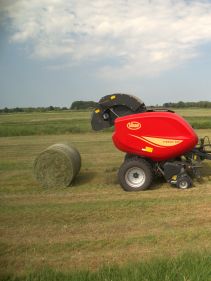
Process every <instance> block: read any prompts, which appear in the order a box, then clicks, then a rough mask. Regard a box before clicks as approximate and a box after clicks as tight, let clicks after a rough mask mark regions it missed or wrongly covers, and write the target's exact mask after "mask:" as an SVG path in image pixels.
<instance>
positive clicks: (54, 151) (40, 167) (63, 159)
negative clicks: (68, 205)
mask: <svg viewBox="0 0 211 281" xmlns="http://www.w3.org/2000/svg"><path fill="white" fill-rule="evenodd" d="M80 168H81V156H80V154H79V152H78V150H77V149H76V148H75V147H73V146H72V145H70V144H60V143H58V144H54V145H51V146H49V147H48V148H47V149H45V150H44V151H42V152H41V153H40V154H39V155H38V156H37V158H36V159H35V162H34V174H35V177H36V179H37V180H38V181H39V182H40V184H41V185H42V186H44V187H66V186H69V185H70V184H71V182H72V181H73V179H74V178H75V177H76V176H77V174H78V173H79V171H80Z"/></svg>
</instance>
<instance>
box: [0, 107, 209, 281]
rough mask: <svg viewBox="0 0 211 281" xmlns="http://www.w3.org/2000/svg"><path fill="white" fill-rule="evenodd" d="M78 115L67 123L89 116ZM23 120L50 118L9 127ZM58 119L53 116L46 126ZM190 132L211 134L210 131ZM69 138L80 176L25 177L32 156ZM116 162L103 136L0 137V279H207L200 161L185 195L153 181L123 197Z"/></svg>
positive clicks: (117, 155)
mask: <svg viewBox="0 0 211 281" xmlns="http://www.w3.org/2000/svg"><path fill="white" fill-rule="evenodd" d="M65 114H66V113H65ZM71 114H72V115H71ZM78 114H79V115H75V113H70V118H72V119H74V118H75V119H74V120H81V123H80V124H79V128H80V129H81V128H82V127H83V120H85V119H86V118H87V120H88V118H89V116H88V113H87V112H86V113H82V112H81V113H78ZM200 114H201V113H200ZM26 116H27V119H28V120H31V121H30V122H32V120H34V119H36V120H35V121H33V122H38V119H39V118H40V119H41V117H42V118H43V117H44V116H48V115H44V116H39V115H36V117H35V116H34V114H32V115H27V114H26V115H24V116H23V115H21V114H20V115H19V117H17V116H16V117H17V122H19V123H20V124H21V123H22V122H26V119H25V118H26ZM65 116H66V115H63V116H62V118H66V117H65ZM7 117H8V116H7ZM60 117H61V116H60V114H59V113H57V115H55V114H51V115H49V119H50V120H49V122H52V120H51V118H54V119H59V118H60ZM4 118H6V117H5V116H4V117H3V119H4ZM9 118H10V120H9V121H8V122H15V120H14V119H13V118H15V116H14V115H13V114H12V115H11V116H9ZM18 118H20V119H18ZM68 118H69V117H68ZM6 119H7V118H6ZM18 120H19V121H18ZM62 120H63V119H62ZM41 121H42V122H43V124H44V126H45V122H44V121H43V120H41ZM55 121H56V120H55ZM57 121H58V120H57ZM57 121H56V122H57ZM1 122H3V123H5V122H7V121H6V120H3V121H2V119H1ZM46 122H47V123H48V121H46ZM68 122H69V121H68ZM197 134H198V135H199V136H201V137H202V136H204V135H208V136H210V137H211V130H210V129H206V130H198V131H197ZM67 141H68V142H72V143H73V144H74V145H75V146H76V147H77V148H78V149H79V151H80V153H81V156H82V169H81V171H80V174H79V176H78V177H77V178H76V180H75V182H74V183H73V185H72V186H71V187H68V188H59V187H58V188H49V189H47V188H42V187H41V186H39V184H38V183H37V182H36V181H35V179H34V177H33V172H32V167H33V162H34V159H35V157H36V156H37V154H38V153H40V152H41V151H42V150H43V149H45V148H46V147H48V146H49V145H51V144H54V143H59V142H67ZM123 158H124V154H123V153H121V152H119V151H118V150H117V149H115V148H114V146H113V144H112V141H111V132H103V133H101V132H100V133H94V132H92V133H89V132H84V133H68V134H66V133H65V134H55V135H45V134H44V135H34V136H10V137H1V138H0V276H2V280H12V278H13V277H14V278H16V280H44V279H45V280H48V279H49V280H124V279H123V277H124V278H125V280H159V279H155V278H154V277H153V276H155V275H156V276H161V277H160V280H200V281H201V280H206V281H207V280H209V279H207V276H209V275H208V273H209V271H208V266H207V264H209V263H210V255H209V254H210V253H211V240H210V237H211V225H210V221H211V173H210V171H211V163H209V162H208V161H205V162H204V165H203V168H202V171H201V172H202V175H203V177H202V180H201V181H199V182H198V181H196V180H195V181H194V187H193V188H192V189H189V190H177V189H175V188H172V187H170V186H169V185H168V184H166V183H165V181H164V180H163V179H157V180H156V181H154V183H153V186H152V188H151V190H147V191H145V192H138V193H127V192H124V191H123V190H122V189H121V188H120V186H119V184H118V181H117V171H118V167H119V166H120V165H121V163H122V161H123ZM192 251H194V254H188V255H187V254H186V255H185V256H182V258H180V257H181V255H183V253H184V252H188V253H190V252H192ZM163 257H165V259H164V260H163ZM188 257H189V258H188ZM191 263H192V265H191ZM115 264H116V266H114V265H115ZM158 265H159V266H158ZM174 266H175V267H174ZM178 268H179V269H178ZM130 269H131V270H130ZM112 272H113V273H112ZM153 272H155V273H154V274H155V275H152V276H151V275H149V274H153ZM197 272H198V274H201V275H197ZM176 273H178V275H176ZM180 273H181V274H180ZM110 274H113V275H110ZM136 274H137V275H136ZM142 275H143V276H144V278H145V279H140V276H142ZM6 276H8V279H6ZM197 276H199V277H197ZM68 278H69V279H68ZM70 278H72V279H70ZM80 278H81V279H80ZM86 278H89V279H86ZM100 278H101V279H100ZM115 278H116V279H115ZM118 278H119V279H118ZM127 278H128V279H127ZM147 278H148V279H147ZM150 278H151V279H150ZM153 278H154V279H153ZM168 278H169V279H168ZM172 278H174V279H172ZM176 278H180V279H176ZM182 278H183V279H182ZM185 278H186V279H185ZM194 278H195V279H194ZM197 278H198V279H197Z"/></svg>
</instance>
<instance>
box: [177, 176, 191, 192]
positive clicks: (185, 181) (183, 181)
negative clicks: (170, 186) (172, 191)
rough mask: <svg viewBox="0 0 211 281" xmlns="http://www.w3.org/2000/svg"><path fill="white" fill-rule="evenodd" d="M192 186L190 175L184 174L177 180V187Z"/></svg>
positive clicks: (185, 187)
mask: <svg viewBox="0 0 211 281" xmlns="http://www.w3.org/2000/svg"><path fill="white" fill-rule="evenodd" d="M191 186H192V180H191V178H190V177H189V176H188V175H183V176H181V177H180V178H179V179H178V180H177V187H178V188H180V189H187V188H190V187H191Z"/></svg>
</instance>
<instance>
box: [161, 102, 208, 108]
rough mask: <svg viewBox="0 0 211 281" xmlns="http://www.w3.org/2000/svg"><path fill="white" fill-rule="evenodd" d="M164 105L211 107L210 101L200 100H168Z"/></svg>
mask: <svg viewBox="0 0 211 281" xmlns="http://www.w3.org/2000/svg"><path fill="white" fill-rule="evenodd" d="M163 107H168V108H169V107H173V108H188V107H199V108H211V102H210V101H198V102H183V101H179V102H166V103H164V104H163Z"/></svg>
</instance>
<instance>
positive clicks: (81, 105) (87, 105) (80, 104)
mask: <svg viewBox="0 0 211 281" xmlns="http://www.w3.org/2000/svg"><path fill="white" fill-rule="evenodd" d="M96 106H97V103H96V102H94V101H74V102H73V103H72V105H71V107H70V109H73V110H78V109H91V108H95V107H96Z"/></svg>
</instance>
